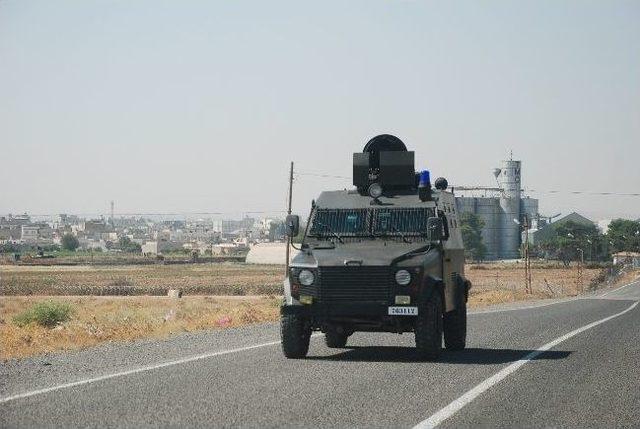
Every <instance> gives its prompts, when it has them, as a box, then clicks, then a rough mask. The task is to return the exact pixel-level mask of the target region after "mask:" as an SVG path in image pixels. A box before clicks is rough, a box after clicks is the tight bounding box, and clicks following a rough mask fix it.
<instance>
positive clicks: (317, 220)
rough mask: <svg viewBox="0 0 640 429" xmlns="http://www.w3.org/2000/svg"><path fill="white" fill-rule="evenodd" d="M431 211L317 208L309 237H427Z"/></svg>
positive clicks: (422, 209)
mask: <svg viewBox="0 0 640 429" xmlns="http://www.w3.org/2000/svg"><path fill="white" fill-rule="evenodd" d="M431 216H434V211H433V209H432V208H426V207H425V208H422V207H420V208H372V209H317V210H315V211H314V213H313V216H312V218H311V226H310V228H309V234H308V235H309V236H311V237H331V236H336V235H338V236H340V237H370V236H396V235H399V236H403V235H405V236H421V235H426V234H427V219H428V218H429V217H431Z"/></svg>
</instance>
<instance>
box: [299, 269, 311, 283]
mask: <svg viewBox="0 0 640 429" xmlns="http://www.w3.org/2000/svg"><path fill="white" fill-rule="evenodd" d="M314 280H315V277H314V275H313V273H312V272H311V271H309V270H302V271H300V273H299V274H298V281H299V282H300V284H301V285H303V286H311V285H312V284H313V281H314Z"/></svg>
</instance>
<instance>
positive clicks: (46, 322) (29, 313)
mask: <svg viewBox="0 0 640 429" xmlns="http://www.w3.org/2000/svg"><path fill="white" fill-rule="evenodd" d="M72 312H73V309H72V308H71V305H70V304H67V303H64V302H53V301H43V302H38V303H37V304H34V305H32V306H31V308H29V309H28V310H26V311H24V312H22V313H20V314H18V315H17V316H15V317H14V318H13V323H15V324H16V325H18V326H26V325H28V324H30V323H34V322H35V323H37V324H38V325H40V326H44V327H47V328H53V327H54V326H56V325H57V324H59V323H62V322H66V321H67V320H69V318H70V317H71V313H72Z"/></svg>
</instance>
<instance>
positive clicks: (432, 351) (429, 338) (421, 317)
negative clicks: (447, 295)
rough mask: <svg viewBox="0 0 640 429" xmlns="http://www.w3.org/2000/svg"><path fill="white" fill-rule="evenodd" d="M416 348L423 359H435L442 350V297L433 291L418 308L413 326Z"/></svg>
mask: <svg viewBox="0 0 640 429" xmlns="http://www.w3.org/2000/svg"><path fill="white" fill-rule="evenodd" d="M415 335H416V350H417V352H418V356H419V357H420V358H421V359H424V360H436V359H438V358H439V357H440V353H441V351H442V298H441V296H440V292H438V291H434V292H433V293H432V294H431V297H430V298H429V299H428V300H427V301H426V302H425V303H424V304H422V305H420V306H419V308H418V316H417V317H416V326H415Z"/></svg>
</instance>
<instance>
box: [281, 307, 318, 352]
mask: <svg viewBox="0 0 640 429" xmlns="http://www.w3.org/2000/svg"><path fill="white" fill-rule="evenodd" d="M280 337H281V339H282V352H283V353H284V355H285V357H287V358H289V359H302V358H304V357H305V356H307V353H308V352H309V340H310V339H311V327H310V326H309V324H308V323H307V321H306V320H305V318H303V317H301V316H298V315H295V314H286V315H283V316H282V317H281V318H280Z"/></svg>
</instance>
